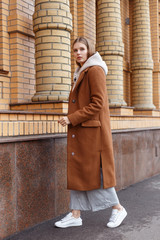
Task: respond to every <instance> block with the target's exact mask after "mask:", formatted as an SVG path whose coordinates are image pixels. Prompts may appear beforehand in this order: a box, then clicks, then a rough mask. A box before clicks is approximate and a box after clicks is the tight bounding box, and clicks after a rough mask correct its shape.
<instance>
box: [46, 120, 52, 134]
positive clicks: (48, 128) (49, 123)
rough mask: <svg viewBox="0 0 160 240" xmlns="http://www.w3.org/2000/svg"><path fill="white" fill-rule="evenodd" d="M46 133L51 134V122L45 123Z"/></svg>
mask: <svg viewBox="0 0 160 240" xmlns="http://www.w3.org/2000/svg"><path fill="white" fill-rule="evenodd" d="M47 133H51V122H47Z"/></svg>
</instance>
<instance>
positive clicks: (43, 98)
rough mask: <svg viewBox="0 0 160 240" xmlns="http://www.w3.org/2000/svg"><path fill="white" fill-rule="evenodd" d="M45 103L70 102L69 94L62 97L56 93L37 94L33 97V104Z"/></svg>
mask: <svg viewBox="0 0 160 240" xmlns="http://www.w3.org/2000/svg"><path fill="white" fill-rule="evenodd" d="M43 101H68V94H67V95H61V94H59V93H56V92H54V93H53V95H52V94H35V95H34V96H33V97H32V102H43Z"/></svg>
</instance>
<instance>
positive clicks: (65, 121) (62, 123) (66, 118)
mask: <svg viewBox="0 0 160 240" xmlns="http://www.w3.org/2000/svg"><path fill="white" fill-rule="evenodd" d="M58 122H59V123H60V124H61V125H62V126H63V127H65V126H66V125H68V124H69V123H70V122H69V119H68V117H62V118H61V119H60V120H59V121H58Z"/></svg>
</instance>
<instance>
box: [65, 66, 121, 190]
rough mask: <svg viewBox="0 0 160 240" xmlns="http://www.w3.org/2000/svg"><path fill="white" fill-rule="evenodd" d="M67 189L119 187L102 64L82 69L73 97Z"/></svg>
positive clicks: (69, 133) (69, 113)
mask: <svg viewBox="0 0 160 240" xmlns="http://www.w3.org/2000/svg"><path fill="white" fill-rule="evenodd" d="M68 118H69V120H70V122H71V124H70V125H69V126H68V143H67V188H68V189H72V190H81V191H88V190H93V189H98V188H100V186H101V178H100V166H102V172H103V188H110V187H113V186H115V184H116V181H115V169H114V159H113V147H112V135H111V128H110V114H109V107H108V98H107V93H106V76H105V73H104V71H103V69H102V68H101V67H100V66H91V67H89V68H87V69H85V70H84V71H83V72H81V74H80V76H79V78H78V81H77V83H76V86H75V88H74V89H73V91H71V93H70V96H69V111H68Z"/></svg>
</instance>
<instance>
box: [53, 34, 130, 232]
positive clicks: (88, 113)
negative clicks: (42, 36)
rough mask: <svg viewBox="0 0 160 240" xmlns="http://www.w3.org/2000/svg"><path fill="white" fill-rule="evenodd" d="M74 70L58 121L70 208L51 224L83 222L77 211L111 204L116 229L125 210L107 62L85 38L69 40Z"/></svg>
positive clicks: (71, 224) (64, 225) (124, 214)
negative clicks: (64, 132)
mask: <svg viewBox="0 0 160 240" xmlns="http://www.w3.org/2000/svg"><path fill="white" fill-rule="evenodd" d="M73 51H74V57H75V60H76V63H77V65H78V68H77V69H76V71H75V73H74V85H73V87H72V90H71V93H70V96H69V110H68V115H67V117H63V118H61V119H60V120H59V123H60V124H61V125H62V126H63V127H64V126H66V125H68V139H67V140H68V141H67V188H68V189H70V190H71V199H70V209H71V212H70V213H69V214H68V215H67V216H66V217H64V218H63V219H62V220H60V221H58V222H56V223H55V226H56V227H60V228H66V227H71V226H81V225H82V219H81V216H80V211H82V210H92V211H98V210H102V209H105V208H108V207H112V214H111V217H110V219H109V222H108V223H107V226H108V227H110V228H114V227H118V226H119V225H120V224H121V223H122V221H123V220H124V218H125V217H126V216H127V212H126V210H125V209H124V207H122V206H121V205H120V203H119V200H118V197H117V194H116V192H115V188H114V186H115V184H116V181H115V170H114V159H113V147H112V135H111V128H110V117H109V116H110V114H109V107H108V98H107V92H106V75H107V72H108V69H107V66H106V64H105V62H104V61H102V58H101V56H100V55H99V53H98V52H96V53H94V51H93V50H92V45H91V44H90V43H89V41H88V40H87V39H85V38H83V37H79V38H77V39H76V40H75V41H74V43H73Z"/></svg>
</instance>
